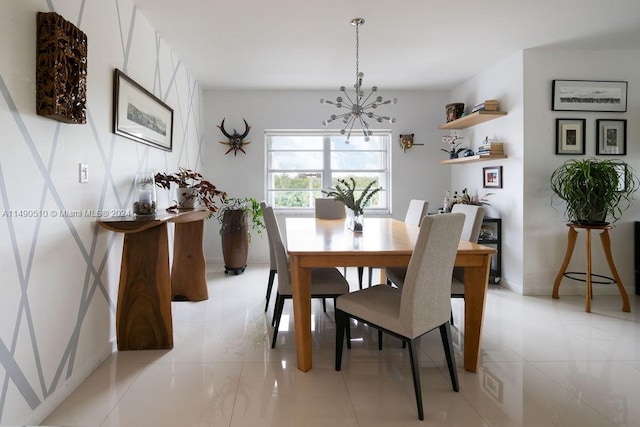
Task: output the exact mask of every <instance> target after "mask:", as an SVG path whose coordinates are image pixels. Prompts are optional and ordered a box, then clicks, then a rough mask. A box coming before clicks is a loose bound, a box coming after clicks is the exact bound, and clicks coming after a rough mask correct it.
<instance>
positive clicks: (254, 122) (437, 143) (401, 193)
mask: <svg viewBox="0 0 640 427" xmlns="http://www.w3.org/2000/svg"><path fill="white" fill-rule="evenodd" d="M380 91H381V94H382V95H383V96H384V97H385V98H391V97H397V98H398V104H396V105H393V106H390V107H388V108H387V109H385V111H389V115H394V116H396V117H398V122H397V123H396V124H394V125H389V124H388V123H386V124H383V125H380V128H386V129H389V128H390V129H392V130H393V138H392V147H393V149H392V182H393V200H392V211H393V217H395V218H399V219H402V218H404V215H405V213H406V208H407V206H408V205H409V200H411V199H412V198H420V199H425V200H428V201H429V202H430V203H431V205H430V207H431V210H437V209H438V208H439V207H441V206H442V200H443V199H444V192H445V190H446V189H448V188H450V183H449V171H448V169H447V167H446V166H443V165H440V164H439V163H438V161H439V160H441V159H444V158H446V154H445V153H443V152H442V151H440V148H446V147H444V145H442V142H441V139H442V136H443V135H445V134H446V132H443V131H440V130H438V125H440V124H441V123H442V122H443V121H444V120H445V109H444V106H445V105H446V104H447V100H448V92H445V91H406V92H405V91H402V92H391V91H384V88H381V89H380ZM338 94H339V93H338V91H337V90H335V91H331V90H328V91H204V95H203V97H204V117H206V119H205V121H204V140H205V146H204V149H203V153H204V157H203V161H204V165H205V166H204V172H205V175H206V176H207V177H209V178H210V179H211V180H212V182H213V183H214V184H215V185H216V186H218V188H220V189H222V190H225V191H227V192H228V193H229V195H230V196H232V197H247V196H252V197H255V198H257V199H258V200H260V199H263V198H264V197H265V183H264V168H265V149H264V148H265V144H264V131H265V129H322V121H323V120H325V119H326V118H328V117H329V115H330V114H332V113H334V110H335V107H332V106H329V105H327V104H320V102H319V100H320V98H333V97H335V96H337V95H338ZM391 111H393V112H391ZM223 118H226V121H225V129H227V130H228V131H231V130H232V129H233V128H235V129H237V130H238V132H242V131H243V130H244V123H243V122H242V119H243V118H245V119H246V120H247V122H248V123H249V125H251V131H250V132H249V135H248V136H247V138H246V139H245V140H246V141H250V142H251V144H249V145H247V146H246V147H245V151H246V152H247V154H246V155H245V154H242V153H240V152H239V153H238V155H237V156H234V155H233V153H230V154H227V155H224V153H225V151H226V150H227V148H228V147H227V146H226V145H222V144H219V143H218V141H225V140H226V139H225V138H224V136H223V135H222V133H221V132H220V130H219V129H218V128H217V127H216V126H217V125H219V124H220V122H221V121H222V119H223ZM374 127H376V126H374ZM400 133H415V142H416V143H424V144H425V145H424V146H415V147H414V148H412V149H410V150H409V151H407V153H406V154H405V153H403V152H402V149H401V147H400V144H399V137H398V134H400ZM218 229H219V225H218V223H217V222H216V221H208V224H207V231H206V236H207V237H206V242H205V253H206V254H207V258H208V259H209V260H210V261H215V262H221V260H222V254H221V247H220V238H219V235H218ZM268 260H269V253H268V247H267V239H266V236H265V238H263V239H260V238H257V239H254V240H253V243H252V244H251V248H250V250H249V262H268Z"/></svg>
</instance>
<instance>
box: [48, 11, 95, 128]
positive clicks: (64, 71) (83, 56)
mask: <svg viewBox="0 0 640 427" xmlns="http://www.w3.org/2000/svg"><path fill="white" fill-rule="evenodd" d="M86 103H87V36H86V34H85V33H83V32H82V31H81V30H80V29H79V28H78V27H76V26H75V25H73V24H72V23H71V22H69V21H67V20H65V19H64V18H63V17H62V16H60V15H58V14H57V13H55V12H48V13H45V12H38V33H37V58H36V113H37V114H38V115H40V116H44V117H48V118H50V119H54V120H58V121H61V122H65V123H86V122H87V116H86Z"/></svg>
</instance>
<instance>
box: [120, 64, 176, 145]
mask: <svg viewBox="0 0 640 427" xmlns="http://www.w3.org/2000/svg"><path fill="white" fill-rule="evenodd" d="M113 133H115V134H116V135H120V136H124V137H125V138H130V139H133V140H134V141H138V142H142V143H143V144H147V145H151V146H152V147H157V148H160V149H162V150H166V151H171V150H172V147H173V109H171V107H169V106H168V105H167V104H165V103H164V102H162V101H161V100H160V99H159V98H158V97H156V96H155V95H154V94H152V93H151V92H149V91H148V90H146V89H145V88H143V87H142V86H140V85H139V84H138V83H136V82H134V81H133V80H132V79H131V78H129V77H128V76H127V75H126V74H124V73H123V72H122V71H120V70H118V69H116V70H115V74H114V82H113Z"/></svg>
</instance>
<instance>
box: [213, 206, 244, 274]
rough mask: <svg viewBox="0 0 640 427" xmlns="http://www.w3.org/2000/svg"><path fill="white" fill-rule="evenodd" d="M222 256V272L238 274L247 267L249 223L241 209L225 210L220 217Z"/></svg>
mask: <svg viewBox="0 0 640 427" xmlns="http://www.w3.org/2000/svg"><path fill="white" fill-rule="evenodd" d="M220 234H221V236H222V257H223V258H224V272H225V274H228V273H229V272H232V273H233V274H235V275H238V274H240V273H242V272H244V270H245V268H247V256H248V255H249V225H248V223H247V214H246V213H245V212H244V211H242V210H229V211H226V212H225V213H224V215H223V217H222V229H221V230H220Z"/></svg>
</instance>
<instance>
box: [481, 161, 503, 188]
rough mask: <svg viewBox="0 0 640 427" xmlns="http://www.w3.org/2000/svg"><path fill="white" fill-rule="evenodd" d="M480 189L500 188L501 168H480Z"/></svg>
mask: <svg viewBox="0 0 640 427" xmlns="http://www.w3.org/2000/svg"><path fill="white" fill-rule="evenodd" d="M482 188H502V166H488V167H486V168H482Z"/></svg>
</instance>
